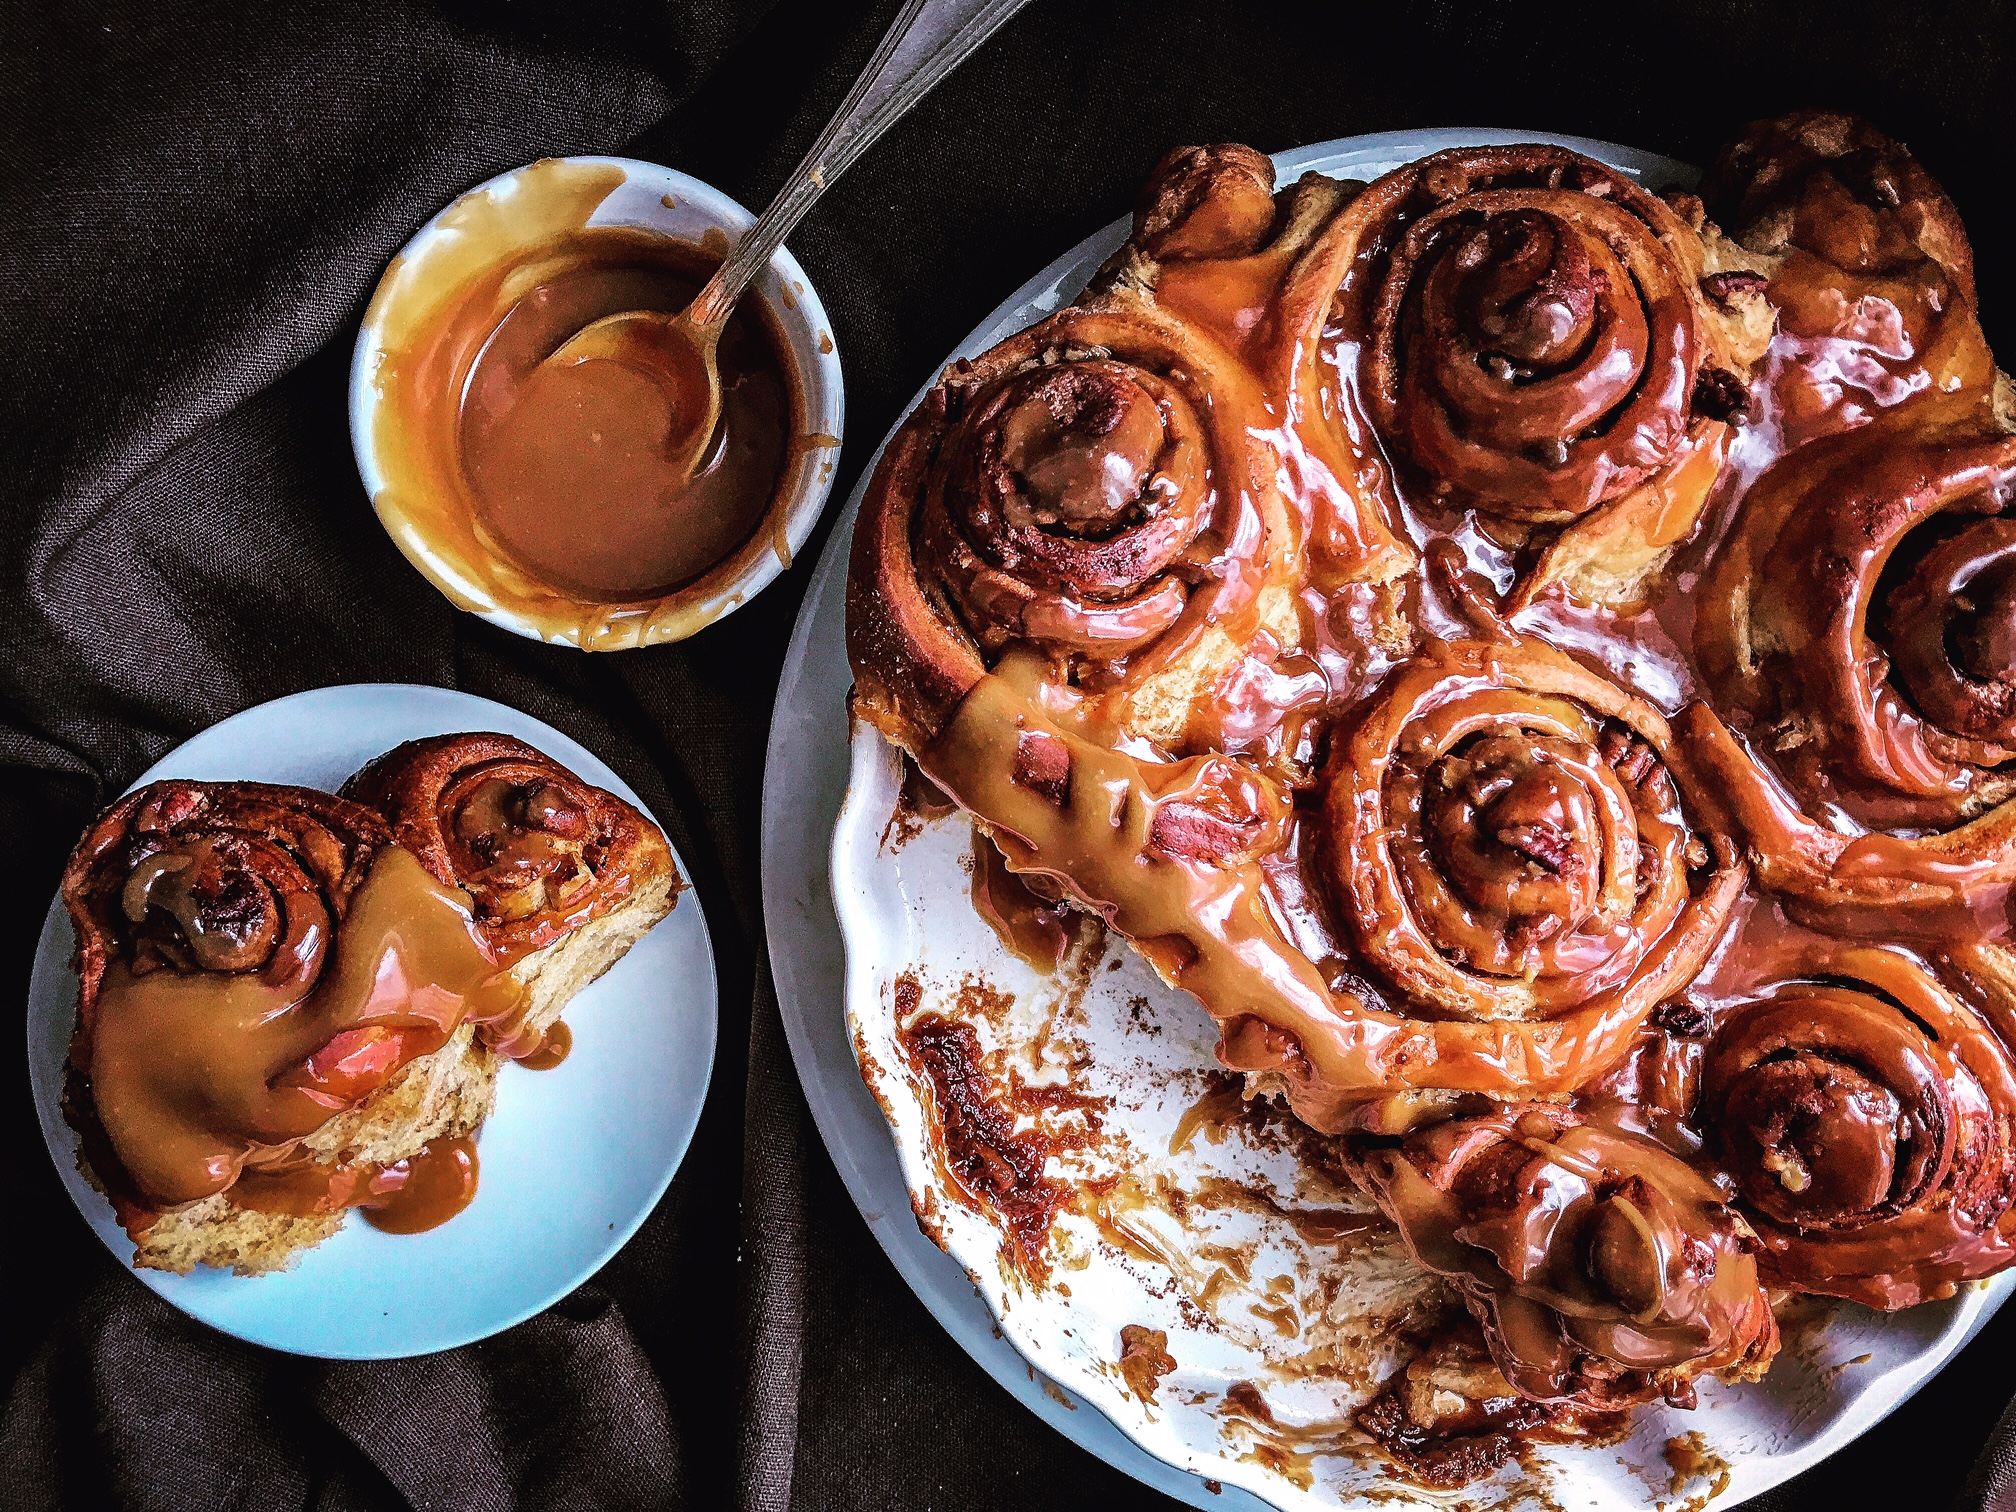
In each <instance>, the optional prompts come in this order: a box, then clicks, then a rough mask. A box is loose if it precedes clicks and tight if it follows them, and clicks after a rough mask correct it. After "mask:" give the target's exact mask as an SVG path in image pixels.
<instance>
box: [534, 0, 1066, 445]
mask: <svg viewBox="0 0 2016 1512" xmlns="http://www.w3.org/2000/svg"><path fill="white" fill-rule="evenodd" d="M1025 3H1027V0H908V3H907V4H906V5H904V7H903V9H902V11H901V12H900V13H899V14H898V15H897V17H896V20H895V22H894V23H893V24H892V25H891V26H890V28H889V30H888V32H887V33H886V34H885V35H884V36H883V38H882V41H881V44H880V45H879V46H878V47H877V48H876V49H875V56H874V57H872V58H870V59H869V60H868V66H867V67H866V68H865V69H863V70H862V72H861V77H860V78H859V79H857V80H855V82H854V88H853V90H852V91H851V92H849V94H848V96H847V98H846V99H845V100H844V101H842V102H841V105H840V109H839V110H838V111H836V112H835V113H834V116H833V119H832V120H830V121H828V122H827V123H826V129H825V130H824V131H823V132H821V133H820V134H819V139H818V141H816V142H814V143H813V144H812V150H811V151H810V152H808V153H806V154H805V159H804V161H803V162H801V163H800V164H799V165H798V167H797V168H796V170H794V171H793V173H792V174H791V177H790V178H789V179H787V180H785V182H784V187H783V188H782V189H780V190H779V191H778V192H777V197H776V198H775V199H774V200H772V201H771V202H770V208H769V209H767V210H765V211H764V212H763V213H762V215H760V216H758V217H757V219H756V223H755V224H754V225H752V226H751V227H750V228H749V229H748V230H747V231H745V232H744V233H743V235H742V240H741V241H740V242H738V243H737V244H736V246H735V249H734V250H733V251H732V252H730V253H729V254H728V256H727V258H726V259H725V260H724V261H723V262H722V264H721V266H720V267H719V268H717V269H716V270H715V272H714V276H713V277H712V278H710V279H708V280H707V284H706V287H704V288H702V289H701V291H700V292H699V293H698V294H696V295H694V296H693V303H692V304H690V305H688V306H687V307H686V309H685V310H683V311H682V312H681V313H679V314H677V315H667V314H665V313H664V312H662V311H658V310H624V311H620V312H619V313H617V314H614V315H605V316H603V317H602V318H601V319H600V320H597V321H595V322H593V323H592V324H590V325H587V326H584V327H582V328H581V329H580V330H579V331H576V332H575V333H574V334H573V335H572V336H570V337H568V338H567V340H566V341H564V342H563V343H561V345H560V346H559V347H558V348H556V349H555V351H554V352H553V354H552V355H551V356H550V357H548V358H547V359H546V362H547V364H549V365H558V366H571V365H573V364H574V363H578V362H587V361H591V360H593V359H596V358H606V359H609V360H612V361H616V362H621V363H624V364H625V365H627V366H630V367H634V368H636V369H638V370H639V371H642V372H646V373H649V374H651V375H652V376H653V377H655V378H657V379H658V380H659V381H660V382H661V383H663V384H664V385H665V387H666V389H667V391H668V392H669V393H670V394H671V397H672V404H673V409H672V413H673V426H674V429H673V434H672V437H671V442H670V446H671V451H672V454H673V458H674V460H675V462H676V463H677V465H678V466H677V470H678V472H679V473H680V474H682V475H686V476H690V475H691V474H692V473H693V472H694V471H695V470H696V469H697V468H698V466H699V463H700V459H701V458H702V457H703V456H705V455H706V452H707V448H708V445H709V443H710V442H711V441H712V440H713V436H714V430H715V427H716V426H717V425H719V424H720V421H721V370H720V368H719V366H718V365H717V364H716V362H715V360H714V350H715V347H716V345H717V344H718V343H719V342H720V339H721V328H722V327H723V326H724V325H725V324H727V321H728V316H729V314H730V312H731V311H733V310H734V308H735V301H736V300H738V299H740V298H741V297H742V293H743V291H744V290H745V289H747V288H748V287H749V284H750V282H751V281H752V280H753V279H754V278H755V277H756V275H757V274H758V273H760V272H761V271H762V270H763V269H764V268H766V267H768V266H769V263H770V257H771V254H773V253H774V252H775V251H776V250H777V248H778V247H780V246H781V245H783V242H784V238H785V237H786V236H788V235H790V234H791V232H792V231H793V230H795V229H796V228H797V225H798V223H799V222H800V221H801V220H803V219H804V218H805V213H806V212H807V211H808V210H810V209H811V208H812V205H813V202H814V201H815V200H817V199H818V198H819V196H820V195H821V194H823V193H824V192H825V190H826V187H827V185H829V184H831V183H832V182H833V181H834V180H835V179H837V178H838V177H840V175H841V174H842V173H843V172H845V171H846V169H847V167H848V166H849V165H850V164H851V163H852V162H853V161H854V159H856V158H857V157H859V156H860V155H861V153H862V152H863V151H864V150H865V149H866V148H867V147H868V146H869V144H870V143H872V142H874V140H875V139H876V138H877V137H879V136H881V135H882V133H883V132H884V131H886V130H888V129H889V127H890V126H891V125H893V124H894V123H895V121H896V120H897V118H898V117H900V116H901V115H902V114H903V113H904V112H905V111H907V110H908V109H909V108H910V107H911V106H912V105H915V104H916V103H917V102H918V101H919V100H921V99H922V98H923V97H924V96H925V94H927V93H928V92H929V91H930V90H931V88H932V86H934V85H935V84H937V82H938V81H939V80H940V79H942V78H944V77H945V75H947V74H948V73H950V72H951V71H952V70H953V69H955V68H957V67H958V66H959V64H960V63H962V62H963V61H965V59H966V56H967V54H969V53H971V52H972V51H973V49H974V48H976V47H978V46H979V45H980V44H981V43H982V42H984V41H986V40H987V38H988V37H989V36H991V35H992V34H993V32H994V30H995V28H996V27H998V26H1000V24H1001V23H1002V22H1003V21H1006V20H1007V19H1008V18H1009V17H1010V16H1012V15H1014V14H1015V12H1016V11H1018V10H1020V9H1021V8H1022V6H1023V5H1024V4H1025Z"/></svg>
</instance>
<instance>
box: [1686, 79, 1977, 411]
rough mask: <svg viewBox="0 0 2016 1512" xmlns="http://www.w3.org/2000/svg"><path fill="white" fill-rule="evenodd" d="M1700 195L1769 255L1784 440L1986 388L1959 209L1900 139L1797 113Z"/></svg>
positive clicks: (1728, 159)
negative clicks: (1907, 403) (1928, 396)
mask: <svg viewBox="0 0 2016 1512" xmlns="http://www.w3.org/2000/svg"><path fill="white" fill-rule="evenodd" d="M1701 192H1702V196H1703V197H1704V198H1705V199H1706V200H1707V201H1708V204H1709V207H1710V209H1712V210H1713V211H1714V212H1715V213H1716V215H1717V216H1718V217H1720V218H1721V220H1722V222H1723V224H1725V225H1727V226H1728V227H1729V228H1730V230H1731V232H1732V234H1733V235H1734V236H1735V238H1736V239H1737V241H1738V242H1740V243H1741V244H1742V245H1743V246H1744V247H1746V248H1748V249H1750V250H1752V251H1754V252H1756V253H1759V254H1761V255H1763V256H1765V257H1767V258H1769V259H1771V263H1772V266H1771V272H1770V284H1769V288H1768V291H1767V297H1768V298H1769V299H1770V301H1771V303H1772V305H1773V306H1774V307H1775V308H1776V310H1777V312H1778V327H1779V329H1778V337H1777V340H1776V342H1775V343H1774V347H1773V362H1774V366H1775V367H1776V369H1777V378H1776V381H1774V383H1773V385H1772V388H1773V392H1774V394H1775V396H1776V401H1777V402H1776V404H1775V406H1774V408H1775V409H1776V411H1777V420H1778V423H1779V425H1780V426H1781V428H1782V429H1783V431H1784V433H1785V434H1784V440H1785V443H1786V444H1787V445H1792V446H1796V445H1799V444H1801V443H1802V442H1804V441H1807V440H1810V439H1812V438H1814V437H1816V436H1819V435H1824V434H1826V433H1828V432H1831V431H1835V430H1842V429H1846V428H1848V427H1851V426H1854V425H1859V424H1861V423H1863V422H1864V421H1866V420H1868V419H1870V418H1872V417H1873V416H1874V415H1876V414H1878V413H1879V412H1881V411H1882V410H1885V409H1889V408H1891V407H1893V406H1895V405H1897V404H1900V403H1902V402H1903V401H1904V400H1906V399H1908V398H1910V397H1911V396H1912V395H1914V394H1920V393H1927V392H1931V393H1952V392H1955V391H1956V390H1960V389H1968V390H1980V389H1983V388H1985V387H1987V385H1988V384H1989V382H1990V381H1991V380H1992V378H1993V376H1994V364H1993V361H1992V359H1991V358H1990V356H1989V353H1988V347H1987V343H1986V341H1985V340H1984V339H1983V337H1982V335H1981V327H1980V322H1979V320H1978V318H1977V316H1976V313H1975V308H1976V307H1975V293H1974V254H1973V252H1972V250H1971V249H1970V248H1969V246H1968V244H1967V233H1966V230H1965V229H1964V228H1963V227H1962V225H1961V223H1960V213H1959V211H1958V210H1956V209H1955V208H1954V206H1953V202H1952V201H1951V200H1949V199H1948V198H1947V197H1946V193H1945V191H1944V190H1942V189H1941V188H1940V187H1939V185H1938V184H1937V183H1936V182H1935V181H1934V180H1933V178H1932V176H1931V175H1930V174H1928V173H1927V172H1926V171H1925V169H1924V167H1923V166H1922V165H1921V164H1920V163H1919V162H1918V160H1917V159H1916V158H1914V157H1913V156H1912V155H1911V153H1910V152H1909V151H1908V150H1907V149H1906V148H1905V147H1904V146H1903V145H1902V144H1901V143H1899V142H1895V141H1893V140H1891V139H1890V138H1889V137H1887V136H1885V135H1884V134H1883V133H1882V132H1880V131H1878V130H1876V129H1875V128H1874V127H1873V126H1871V125H1870V124H1869V123H1868V122H1866V121H1863V120H1860V119H1858V118H1857V117H1855V116H1851V115H1843V114H1841V113H1840V112H1838V111H1829V110H1802V111H1795V112H1794V113H1792V114H1791V115H1787V116H1781V117H1779V118H1777V119H1776V120H1769V121H1757V122H1754V123H1752V124H1751V125H1750V126H1749V127H1747V128H1746V129H1745V131H1744V133H1743V135H1742V136H1741V137H1739V138H1737V140H1736V141H1735V142H1733V143H1732V144H1730V146H1729V147H1728V148H1727V149H1726V150H1725V151H1724V152H1723V154H1722V156H1721V159H1720V160H1719V161H1718V162H1717V163H1716V165H1715V167H1714V169H1713V170H1711V172H1710V173H1709V175H1708V178H1707V180H1706V181H1705V182H1704V183H1703V185H1702V191H1701Z"/></svg>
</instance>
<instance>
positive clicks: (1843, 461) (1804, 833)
mask: <svg viewBox="0 0 2016 1512" xmlns="http://www.w3.org/2000/svg"><path fill="white" fill-rule="evenodd" d="M2012 501H2016V432H2012V431H2011V429H2010V428H2009V427H2007V426H2006V425H2005V424H2004V423H2002V422H2001V421H2000V420H1998V419H1997V418H1996V416H1995V414H1994V413H1993V411H1992V410H1991V409H1990V407H1989V406H1987V405H1986V404H1953V403H1949V402H1946V401H1943V400H1940V399H1937V398H1936V397H1928V398H1926V399H1921V400H1919V401H1917V402H1915V403H1913V404H1911V405H1907V406H1904V407H1902V408H1900V409H1897V410H1894V411H1891V412H1889V413H1888V414H1886V415H1884V416H1883V417H1881V418H1880V419H1878V420H1876V421H1873V422H1871V423H1870V424H1869V425H1867V426H1864V427H1862V428H1861V429H1858V430H1854V431H1850V432H1846V433H1839V434H1835V435H1832V436H1828V437H1824V438H1822V439H1821V440H1818V441H1814V442H1811V443H1809V444H1808V445H1806V446H1804V447H1801V448H1800V449H1799V450H1798V451H1796V452H1794V453H1792V454H1791V455H1790V456H1789V457H1787V458H1785V459H1784V460H1783V461H1781V462H1780V463H1778V465H1777V466H1775V467H1773V468H1772V469H1771V470H1770V471H1769V472H1767V473H1766V474H1765V475H1764V476H1763V477H1762V478H1761V479H1759V480H1758V482H1757V483H1756V484H1755V485H1754V486H1753V487H1752V488H1751V490H1750V492H1749V494H1748V495H1747V496H1746V498H1745V499H1744V502H1743V506H1742V510H1741V513H1740V514H1739V516H1738V518H1737V521H1736V524H1735V528H1734V530H1733V531H1732V533H1731V534H1730V536H1729V538H1728V540H1727V542H1726V543H1725V544H1724V546H1723V548H1722V550H1721V552H1720V554H1719V555H1718V557H1717V558H1716V560H1715V561H1714V563H1713V564H1712V566H1711V568H1710V570H1709V573H1708V575H1707V576H1706V578H1705V579H1704V580H1703V582H1702V585H1701V590H1700V596H1699V610H1698V618H1697V624H1696V632H1695V638H1696V656H1697V660H1698V661H1699V663H1700V666H1701V670H1702V673H1703V674H1704V677H1705V680H1706V682H1707V685H1708V687H1709V688H1710V689H1711V690H1712V693H1713V696H1714V701H1715V706H1716V708H1717V709H1718V710H1719V711H1720V712H1721V713H1722V714H1725V715H1727V716H1728V718H1729V719H1730V720H1731V721H1732V722H1733V724H1734V725H1735V727H1736V729H1737V730H1738V731H1740V732H1741V733H1742V734H1743V735H1744V736H1746V737H1747V738H1748V742H1749V749H1748V750H1747V751H1746V750H1745V749H1744V747H1743V746H1742V745H1741V744H1740V743H1739V741H1738V740H1737V739H1736V737H1735V735H1734V734H1732V732H1731V730H1730V729H1729V728H1728V727H1726V726H1725V725H1724V724H1723V723H1722V720H1721V719H1719V718H1718V717H1717V716H1716V715H1715V714H1714V713H1711V712H1710V711H1709V710H1708V709H1706V708H1705V707H1700V706H1696V707H1693V708H1690V709H1688V710H1686V711H1684V712H1683V714H1682V715H1681V720H1682V729H1683V732H1684V733H1685V734H1686V736H1687V742H1688V754H1689V758H1690V759H1691V760H1694V761H1696V762H1698V763H1699V764H1700V765H1701V766H1702V768H1703V770H1704V774H1706V777H1705V779H1704V780H1712V782H1713V784H1714V786H1715V789H1716V791H1717V794H1718V795H1719V797H1720V799H1721V801H1723V802H1725V803H1726V804H1727V805H1728V807H1729V808H1730V810H1731V812H1732V814H1733V816H1734V818H1735V819H1736V821H1737V822H1739V823H1740V825H1741V827H1742V828H1743V830H1744V831H1745V832H1746V834H1747V836H1748V838H1749V842H1750V846H1751V850H1752V854H1753V856H1754V858H1755V864H1756V868H1757V872H1758V875H1759V877H1760V878H1761V880H1762V881H1763V882H1764V883H1765V885H1767V886H1769V887H1772V888H1775V889H1780V890H1782V891H1785V892H1788V893H1791V894H1793V895H1795V896H1796V897H1797V898H1799V899H1801V900H1802V901H1803V902H1804V903H1805V904H1807V905H1810V906H1812V907H1815V908H1820V909H1835V908H1850V909H1857V908H1859V909H1870V908H1877V909H1884V910H1896V909H1905V910H1914V911H1927V912H1929V913H1931V914H1933V915H1936V916H1941V917H1950V916H1955V915H1957V914H1960V913H1963V912H1966V911H1969V910H1972V911H1976V912H1978V911H1980V910H1982V909H1988V910H1991V911H1992V910H1993V909H1995V908H1997V907H1999V905H2000V902H2001V900H2002V899H2004V898H2006V896H2007V893H2008V889H2009V885H2010V883H2011V882H2012V881H2016V805H2012V804H2011V803H2010V802H2009V800H2010V798H2011V796H2012V794H2016V514H2012V511H2011V507H2010V506H2011V504H2012ZM1753 757H1754V758H1755V759H1754V760H1753ZM1759 762H1762V763H1766V764H1768V766H1769V767H1770V768H1771V769H1773V770H1774V771H1775V772H1776V774H1777V775H1778V776H1779V777H1781V778H1782V779H1783V782H1784V784H1785V788H1789V789H1790V796H1788V794H1787V792H1786V791H1785V788H1781V787H1780V786H1779V785H1778V783H1776V782H1774V781H1773V780H1772V779H1771V777H1770V776H1769V775H1767V773H1766V771H1765V770H1764V769H1763V767H1761V766H1760V765H1759ZM1795 798H1796V800H1797V803H1796V805H1795V802H1794V799H1795ZM1823 814H1828V815H1830V816H1837V815H1838V816H1845V818H1846V819H1847V820H1849V821H1852V823H1853V824H1854V825H1855V826H1859V827H1861V828H1862V829H1863V830H1864V831H1866V833H1863V834H1861V835H1859V836H1858V835H1855V834H1852V833H1844V829H1846V828H1847V826H1845V825H1844V824H1843V823H1842V822H1841V820H1840V819H1839V818H1835V819H1834V822H1826V823H1823V822H1822V820H1821V818H1820V817H1818V816H1820V815H1823Z"/></svg>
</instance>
